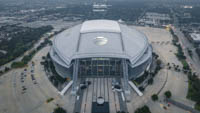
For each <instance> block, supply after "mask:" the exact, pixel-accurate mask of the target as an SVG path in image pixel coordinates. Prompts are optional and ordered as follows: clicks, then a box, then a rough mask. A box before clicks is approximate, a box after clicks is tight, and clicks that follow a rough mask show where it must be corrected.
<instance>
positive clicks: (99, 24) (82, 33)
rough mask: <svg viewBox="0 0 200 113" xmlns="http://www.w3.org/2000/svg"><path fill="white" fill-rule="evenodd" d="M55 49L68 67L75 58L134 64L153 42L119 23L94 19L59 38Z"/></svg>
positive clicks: (65, 32)
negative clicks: (101, 58)
mask: <svg viewBox="0 0 200 113" xmlns="http://www.w3.org/2000/svg"><path fill="white" fill-rule="evenodd" d="M52 47H53V50H54V51H55V52H56V54H57V55H58V56H59V58H60V59H62V61H64V62H65V63H64V64H66V67H68V66H70V64H71V61H72V60H73V59H76V58H90V57H112V58H113V57H114V58H125V59H129V61H130V62H131V64H134V63H136V62H137V60H138V59H140V58H141V57H142V56H143V54H144V53H145V51H146V50H147V49H148V47H149V43H148V40H147V37H146V36H145V35H144V34H143V33H141V32H139V31H137V30H136V29H132V28H129V27H128V26H126V25H123V24H120V23H118V22H117V21H112V20H90V21H86V22H83V23H82V24H79V25H76V26H74V27H72V28H70V29H67V30H65V31H63V32H61V33H60V34H58V35H56V36H55V38H54V41H53V46H52ZM54 58H56V57H54ZM60 59H59V61H60ZM54 60H56V59H54Z"/></svg>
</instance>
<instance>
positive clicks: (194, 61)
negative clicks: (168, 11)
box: [172, 10, 200, 78]
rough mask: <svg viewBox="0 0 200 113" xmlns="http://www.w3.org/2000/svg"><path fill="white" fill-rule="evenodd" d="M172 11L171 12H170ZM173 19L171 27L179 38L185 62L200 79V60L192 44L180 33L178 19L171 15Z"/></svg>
mask: <svg viewBox="0 0 200 113" xmlns="http://www.w3.org/2000/svg"><path fill="white" fill-rule="evenodd" d="M172 11H173V10H172ZM173 19H174V26H173V27H172V29H173V31H174V33H175V34H176V35H177V36H178V38H179V42H180V44H181V47H182V49H183V52H184V54H185V56H186V58H187V59H186V60H187V62H188V63H189V65H190V67H191V69H192V70H193V72H196V73H197V75H199V76H198V77H199V78H200V70H199V69H200V63H199V62H200V58H199V56H198V55H197V53H196V51H195V48H194V46H193V44H192V43H190V42H189V41H188V39H187V38H186V37H185V36H184V34H183V33H182V32H181V31H180V28H179V21H178V18H177V17H176V15H175V14H174V15H173ZM188 49H190V50H192V58H191V57H190V55H189V53H188V51H187V50H188Z"/></svg>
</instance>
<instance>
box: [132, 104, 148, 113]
mask: <svg viewBox="0 0 200 113" xmlns="http://www.w3.org/2000/svg"><path fill="white" fill-rule="evenodd" d="M135 113H151V111H150V109H149V107H148V106H147V105H144V106H143V107H141V108H138V109H136V111H135Z"/></svg>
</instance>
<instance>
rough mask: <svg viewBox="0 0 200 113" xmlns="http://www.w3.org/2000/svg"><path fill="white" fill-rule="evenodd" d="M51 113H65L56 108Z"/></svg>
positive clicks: (61, 109)
mask: <svg viewBox="0 0 200 113" xmlns="http://www.w3.org/2000/svg"><path fill="white" fill-rule="evenodd" d="M53 113H67V112H66V111H65V110H64V109H63V108H61V107H57V108H55V109H54V112H53Z"/></svg>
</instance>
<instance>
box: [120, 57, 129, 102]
mask: <svg viewBox="0 0 200 113" xmlns="http://www.w3.org/2000/svg"><path fill="white" fill-rule="evenodd" d="M122 63H123V79H124V92H125V96H126V101H130V89H129V86H128V65H127V62H126V59H123V60H122Z"/></svg>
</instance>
